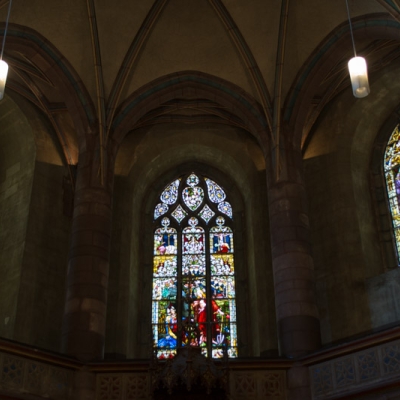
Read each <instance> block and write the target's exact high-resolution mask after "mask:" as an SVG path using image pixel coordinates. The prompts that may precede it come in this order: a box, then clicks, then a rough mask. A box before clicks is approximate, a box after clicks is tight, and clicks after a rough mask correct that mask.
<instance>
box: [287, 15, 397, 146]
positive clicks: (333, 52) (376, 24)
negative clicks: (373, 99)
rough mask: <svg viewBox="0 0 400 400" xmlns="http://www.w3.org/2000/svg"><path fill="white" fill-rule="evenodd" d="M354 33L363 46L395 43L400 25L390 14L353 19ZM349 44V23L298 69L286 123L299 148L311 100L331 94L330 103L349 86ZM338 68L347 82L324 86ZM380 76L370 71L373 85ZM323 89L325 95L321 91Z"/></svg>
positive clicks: (334, 33) (288, 101) (335, 32)
mask: <svg viewBox="0 0 400 400" xmlns="http://www.w3.org/2000/svg"><path fill="white" fill-rule="evenodd" d="M353 30H354V36H355V38H356V40H359V41H362V42H363V43H364V44H365V43H370V42H372V41H373V40H378V39H387V40H390V39H392V40H396V41H398V40H399V39H400V24H399V22H397V21H395V20H393V19H392V17H389V16H388V14H375V15H369V16H362V17H358V18H355V19H353ZM350 44H351V38H350V31H349V25H348V22H347V21H346V22H344V23H342V24H340V25H339V26H338V27H337V28H336V29H334V30H333V31H332V32H331V33H330V34H329V35H328V36H327V37H326V38H325V39H324V40H323V41H322V42H321V43H320V44H319V46H318V47H317V48H316V49H315V50H314V52H313V53H312V54H311V55H310V57H309V58H308V59H307V61H306V62H305V63H304V65H303V67H302V68H301V69H300V70H299V72H298V74H297V77H296V79H295V81H294V82H293V84H292V87H291V89H290V91H289V93H288V95H287V97H286V100H285V105H284V120H285V122H286V123H287V124H288V125H289V127H290V132H291V133H292V137H293V141H294V142H295V143H296V144H297V146H299V147H300V144H301V142H302V136H303V134H304V131H303V129H304V128H305V124H306V121H307V118H308V117H309V112H310V109H313V106H312V100H313V98H314V96H318V97H321V99H320V101H322V100H323V97H326V96H327V93H329V96H330V98H329V101H331V100H332V98H333V97H335V96H336V95H338V94H339V93H340V92H341V91H342V90H344V89H348V88H349V87H350V80H349V79H348V74H347V61H348V59H350V58H351V57H352V53H351V46H350ZM344 48H348V53H347V57H348V58H347V59H345V58H344V56H345V54H344V52H343V49H344ZM360 50H361V49H359V51H360ZM339 68H341V69H343V70H344V71H345V72H344V74H345V78H346V79H345V81H343V82H342V81H340V82H339V81H338V82H333V83H332V84H331V85H328V84H326V83H325V84H324V85H322V84H321V82H324V81H325V80H326V78H327V76H328V75H329V74H330V73H331V72H332V71H333V70H335V71H336V72H338V71H339ZM380 74H381V73H380V72H376V73H375V72H373V71H371V69H370V71H369V75H370V83H371V84H372V85H373V84H374V81H375V79H376V78H375V76H379V75H380ZM371 78H372V79H371ZM321 88H322V89H323V91H324V92H321ZM326 106H327V103H324V107H326ZM322 111H323V109H321V110H320V111H319V113H320V114H321V113H322ZM306 133H307V134H308V133H309V132H308V131H307V132H306Z"/></svg>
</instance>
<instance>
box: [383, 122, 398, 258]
mask: <svg viewBox="0 0 400 400" xmlns="http://www.w3.org/2000/svg"><path fill="white" fill-rule="evenodd" d="M384 169H385V178H386V188H387V193H388V197H389V209H390V213H391V216H392V224H393V229H394V237H395V241H396V248H397V255H398V259H399V262H400V251H399V250H400V240H399V239H400V235H399V227H400V207H399V203H400V131H399V126H397V127H396V129H395V130H394V131H393V133H392V135H391V137H390V139H389V141H388V144H387V147H386V151H385V157H384Z"/></svg>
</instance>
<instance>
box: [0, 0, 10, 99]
mask: <svg viewBox="0 0 400 400" xmlns="http://www.w3.org/2000/svg"><path fill="white" fill-rule="evenodd" d="M11 3H12V0H10V2H9V3H8V13H7V20H6V28H5V29H4V35H3V45H2V47H1V53H0V100H2V99H3V97H4V90H5V87H6V80H7V74H8V64H7V63H6V62H5V61H4V60H3V53H4V45H5V43H6V36H7V29H8V20H9V19H10V11H11Z"/></svg>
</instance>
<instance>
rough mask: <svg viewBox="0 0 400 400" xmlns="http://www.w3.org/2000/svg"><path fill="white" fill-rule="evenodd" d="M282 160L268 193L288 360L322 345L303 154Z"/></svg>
mask: <svg viewBox="0 0 400 400" xmlns="http://www.w3.org/2000/svg"><path fill="white" fill-rule="evenodd" d="M282 161H284V162H285V168H286V171H285V174H284V180H283V179H282V180H280V181H279V180H278V181H277V182H276V181H275V182H271V181H270V183H269V193H268V197H269V212H270V224H271V225H270V229H271V244H272V265H273V272H274V287H275V307H276V315H277V323H278V334H279V344H280V352H281V354H282V355H284V356H286V357H291V358H292V357H297V356H300V355H303V354H306V353H308V352H310V351H313V350H315V349H317V348H318V347H319V346H320V326H319V318H318V311H317V306H316V300H315V293H314V291H315V282H314V264H313V259H312V255H311V243H310V237H309V230H310V226H309V220H308V214H307V198H306V192H305V187H304V185H303V183H302V181H301V177H302V165H301V156H300V154H299V153H296V152H293V151H291V152H289V153H288V152H286V154H285V158H284V159H283V160H282ZM281 178H282V176H281Z"/></svg>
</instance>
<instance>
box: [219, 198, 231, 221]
mask: <svg viewBox="0 0 400 400" xmlns="http://www.w3.org/2000/svg"><path fill="white" fill-rule="evenodd" d="M218 211H220V212H222V213H224V214H225V215H227V216H228V217H229V218H232V206H231V205H230V204H229V203H228V202H227V201H223V202H222V203H219V204H218Z"/></svg>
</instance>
